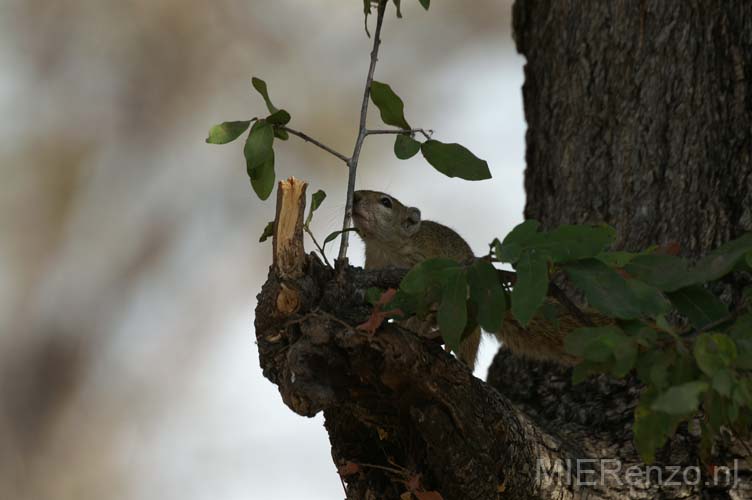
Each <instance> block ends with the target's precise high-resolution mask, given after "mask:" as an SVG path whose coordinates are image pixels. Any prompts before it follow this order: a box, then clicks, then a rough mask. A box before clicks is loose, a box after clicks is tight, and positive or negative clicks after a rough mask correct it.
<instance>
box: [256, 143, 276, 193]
mask: <svg viewBox="0 0 752 500" xmlns="http://www.w3.org/2000/svg"><path fill="white" fill-rule="evenodd" d="M274 181H275V173H274V150H272V152H271V156H269V157H268V158H267V160H266V161H265V162H264V163H262V164H261V165H259V166H258V167H256V168H254V169H253V171H252V172H251V186H252V187H253V190H254V191H255V192H256V195H258V197H259V198H260V199H262V200H265V199H267V198H269V195H270V194H272V191H274Z"/></svg>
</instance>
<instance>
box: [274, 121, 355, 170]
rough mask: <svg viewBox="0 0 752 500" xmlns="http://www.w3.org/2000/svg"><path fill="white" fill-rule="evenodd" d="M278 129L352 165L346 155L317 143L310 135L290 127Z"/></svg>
mask: <svg viewBox="0 0 752 500" xmlns="http://www.w3.org/2000/svg"><path fill="white" fill-rule="evenodd" d="M278 128H279V129H280V130H284V131H285V132H289V133H291V134H292V135H297V136H298V137H300V138H301V139H303V140H304V141H306V142H310V143H311V144H313V145H314V146H318V147H320V148H321V149H323V150H324V151H326V152H327V153H329V154H332V155H334V156H336V157H337V158H339V159H340V160H342V161H343V162H345V163H348V164H349V163H350V158H348V157H347V156H345V155H343V154H342V153H340V152H338V151H337V150H335V149H333V148H330V147H329V146H327V145H326V144H324V143H322V142H320V141H317V140H316V139H314V138H313V137H311V136H310V135H308V134H304V133H303V132H300V131H298V130H295V129H291V128H290V127H285V126H280V127H278Z"/></svg>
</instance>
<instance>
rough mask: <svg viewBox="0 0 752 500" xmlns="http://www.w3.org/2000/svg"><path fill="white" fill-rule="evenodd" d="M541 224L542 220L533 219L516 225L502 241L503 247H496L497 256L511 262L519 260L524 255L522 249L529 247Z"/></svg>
mask: <svg viewBox="0 0 752 500" xmlns="http://www.w3.org/2000/svg"><path fill="white" fill-rule="evenodd" d="M539 226H540V222H538V221H537V220H533V219H530V220H526V221H525V222H522V223H521V224H518V225H517V226H515V228H514V229H512V231H510V232H509V234H507V236H506V237H505V238H504V241H502V242H501V247H496V258H497V259H499V260H501V261H503V262H509V263H510V264H514V263H515V262H517V260H519V258H520V255H522V250H523V249H525V248H527V246H528V243H530V242H531V241H534V239H535V237H536V235H537V234H538V227H539Z"/></svg>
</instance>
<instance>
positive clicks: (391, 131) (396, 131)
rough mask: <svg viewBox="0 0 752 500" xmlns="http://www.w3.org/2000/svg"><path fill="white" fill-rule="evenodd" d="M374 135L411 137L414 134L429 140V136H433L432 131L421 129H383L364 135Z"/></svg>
mask: <svg viewBox="0 0 752 500" xmlns="http://www.w3.org/2000/svg"><path fill="white" fill-rule="evenodd" d="M375 134H410V135H411V136H412V135H415V134H423V137H425V138H426V139H430V138H431V136H432V135H433V130H430V129H429V130H426V129H423V128H410V129H400V128H395V129H384V130H381V129H368V130H366V135H375Z"/></svg>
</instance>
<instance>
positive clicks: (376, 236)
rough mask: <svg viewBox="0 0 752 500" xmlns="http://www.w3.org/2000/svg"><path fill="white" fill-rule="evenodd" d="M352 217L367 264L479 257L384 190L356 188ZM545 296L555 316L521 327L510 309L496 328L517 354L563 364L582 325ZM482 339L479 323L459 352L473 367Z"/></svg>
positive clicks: (593, 317)
mask: <svg viewBox="0 0 752 500" xmlns="http://www.w3.org/2000/svg"><path fill="white" fill-rule="evenodd" d="M353 221H354V223H355V227H356V228H357V229H358V233H359V234H360V237H361V238H362V239H363V242H364V243H365V246H366V265H365V267H366V269H381V268H387V267H394V268H410V267H413V266H414V265H416V264H418V263H420V262H422V261H424V260H426V259H431V258H437V257H442V258H447V259H453V260H456V261H457V262H465V263H467V262H471V261H472V260H473V259H474V258H475V256H474V255H473V252H472V250H471V248H470V246H469V245H468V244H467V242H466V241H465V240H464V239H462V237H461V236H460V235H459V234H457V233H456V232H455V231H454V230H452V229H450V228H448V227H446V226H444V225H441V224H439V223H437V222H432V221H427V220H421V214H420V210H418V209H417V208H415V207H407V206H405V205H403V204H402V203H401V202H400V201H399V200H397V199H396V198H394V197H393V196H391V195H388V194H386V193H381V192H378V191H356V192H355V199H354V205H353ZM546 300H547V301H549V303H550V305H552V306H554V307H556V308H557V315H556V316H557V320H556V321H549V320H547V319H544V318H542V317H535V318H533V319H532V320H531V321H530V323H529V324H528V326H527V327H526V328H523V327H522V326H520V324H519V323H517V321H516V320H515V319H514V317H513V316H512V314H511V312H507V314H506V317H505V318H504V322H503V324H502V327H501V330H500V331H498V332H493V333H494V334H495V335H496V337H497V338H498V339H499V340H500V341H501V342H503V343H504V345H505V346H507V348H509V349H510V350H511V351H512V352H514V353H516V354H520V355H523V356H526V357H529V358H533V359H539V360H550V361H555V362H557V363H559V364H564V365H572V364H575V363H576V362H577V358H576V357H574V356H572V355H570V354H568V353H567V352H566V351H565V350H564V338H565V337H566V335H567V334H568V333H570V332H571V331H573V330H574V329H576V328H579V327H582V326H584V325H583V324H582V323H581V322H580V321H579V320H578V319H577V318H575V317H574V316H573V315H572V314H570V313H569V312H568V311H566V310H564V309H563V308H562V307H561V306H560V305H559V304H558V303H557V302H556V301H554V300H552V299H546ZM591 320H592V321H593V323H594V324H596V325H602V324H606V323H608V322H609V320H608V319H607V318H605V317H601V316H599V315H591ZM408 325H414V322H412V323H408ZM479 344H480V329H476V331H474V332H473V333H472V334H470V335H469V336H468V337H466V338H465V339H464V340H463V341H462V343H461V344H460V348H459V352H458V353H457V355H458V357H459V358H460V359H461V360H462V361H464V362H465V363H466V364H467V365H468V366H469V367H470V368H471V369H472V368H473V367H474V366H475V359H476V357H477V354H478V346H479Z"/></svg>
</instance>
